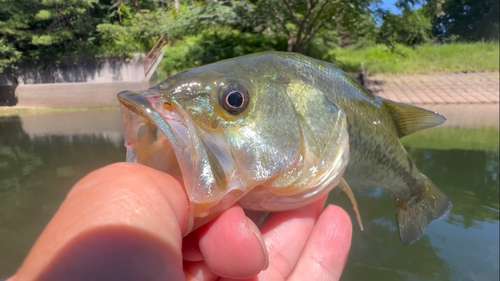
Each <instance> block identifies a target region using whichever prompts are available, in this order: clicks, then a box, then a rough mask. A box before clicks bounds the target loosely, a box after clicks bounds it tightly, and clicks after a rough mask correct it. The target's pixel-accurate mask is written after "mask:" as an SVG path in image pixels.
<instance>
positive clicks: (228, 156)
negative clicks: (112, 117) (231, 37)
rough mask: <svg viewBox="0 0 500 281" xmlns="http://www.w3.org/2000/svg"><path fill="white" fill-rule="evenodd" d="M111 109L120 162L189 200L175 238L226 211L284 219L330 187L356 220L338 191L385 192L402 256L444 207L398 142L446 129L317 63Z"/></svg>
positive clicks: (216, 78)
mask: <svg viewBox="0 0 500 281" xmlns="http://www.w3.org/2000/svg"><path fill="white" fill-rule="evenodd" d="M118 100H119V101H120V104H121V108H122V118H123V122H124V128H125V139H126V141H125V146H126V148H127V155H126V158H127V161H128V162H133V163H139V164H143V165H146V166H149V167H152V168H154V169H157V170H160V171H164V172H166V173H169V174H171V175H173V176H176V177H178V178H179V179H182V180H183V182H184V186H185V189H186V193H187V196H188V198H189V201H190V220H189V226H188V228H187V230H186V233H184V235H187V234H188V233H189V232H191V231H193V230H195V229H197V228H199V227H200V226H202V225H204V224H206V223H207V222H209V221H211V220H213V219H214V218H215V217H216V216H218V215H219V214H220V213H221V212H223V211H224V210H226V209H227V208H229V207H230V206H231V205H233V204H235V203H236V202H239V203H240V204H241V205H242V207H243V208H245V209H248V210H254V211H265V212H277V211H285V210H290V209H295V208H300V207H302V206H305V205H307V204H310V203H311V202H313V201H315V200H318V199H319V198H321V197H323V196H324V195H326V194H328V193H329V192H330V191H331V190H332V189H333V188H335V187H336V186H339V185H340V186H341V187H342V189H343V190H346V189H347V191H348V192H347V193H348V195H349V198H350V199H351V200H354V201H353V203H354V207H355V209H356V210H357V205H356V204H355V199H354V198H353V194H352V192H350V190H349V189H350V187H349V186H352V187H355V188H368V187H378V188H382V189H385V190H388V191H389V192H390V193H392V195H393V197H394V203H395V209H396V220H397V226H398V230H399V236H400V238H401V241H402V243H403V244H405V245H409V244H412V243H414V242H415V241H417V240H418V239H419V238H420V237H421V236H422V235H423V232H424V231H425V229H426V228H427V226H428V225H429V224H430V223H431V222H432V221H435V220H437V219H440V218H442V217H443V216H445V215H446V214H447V213H448V212H449V211H450V210H451V208H452V203H451V202H450V200H449V199H448V197H447V196H446V195H445V194H443V193H442V192H441V191H440V190H439V188H438V187H437V186H436V185H435V184H434V183H433V182H432V181H431V180H430V179H429V178H428V177H426V176H425V175H424V174H422V173H421V172H420V171H419V170H418V169H417V167H415V165H414V164H413V162H412V161H411V159H410V157H409V155H408V153H407V152H406V150H405V148H404V147H403V145H402V144H401V142H400V138H402V137H405V136H407V135H410V134H412V133H414V132H417V131H420V130H423V129H427V128H431V127H434V126H437V125H439V124H442V123H444V122H445V121H446V118H445V117H444V116H442V115H440V114H439V113H437V112H433V111H429V110H426V109H423V108H419V107H416V106H413V105H409V104H403V103H398V102H394V101H391V100H387V99H384V98H381V97H378V96H375V95H373V94H372V93H371V92H370V91H368V90H367V89H366V88H364V87H363V86H361V85H360V84H359V83H358V82H357V81H356V79H354V78H353V77H352V76H350V75H349V74H347V73H346V72H344V71H342V70H341V69H340V68H338V67H337V66H335V65H334V64H332V63H329V62H325V61H321V60H317V59H314V58H310V57H307V56H304V55H301V54H297V53H290V52H263V53H256V54H251V55H247V56H242V57H237V58H233V59H228V60H224V61H220V62H217V63H213V64H208V65H205V66H201V67H199V68H196V69H193V70H189V71H186V72H183V73H179V74H176V75H174V76H172V77H170V78H168V79H166V80H165V81H163V82H160V83H159V84H158V85H156V86H155V87H152V88H150V89H148V90H145V91H124V92H121V93H119V94H118ZM360 223H361V221H360Z"/></svg>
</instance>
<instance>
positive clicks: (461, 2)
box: [434, 0, 499, 41]
mask: <svg viewBox="0 0 500 281" xmlns="http://www.w3.org/2000/svg"><path fill="white" fill-rule="evenodd" d="M442 9H443V14H442V15H440V16H438V17H436V19H435V21H434V24H435V25H434V34H435V35H437V36H438V37H439V38H440V39H441V40H446V39H449V38H451V37H452V36H455V37H457V36H458V37H459V38H461V39H463V40H467V41H481V40H498V39H499V34H498V33H499V20H498V18H499V2H498V0H447V1H445V2H444V3H443V5H442Z"/></svg>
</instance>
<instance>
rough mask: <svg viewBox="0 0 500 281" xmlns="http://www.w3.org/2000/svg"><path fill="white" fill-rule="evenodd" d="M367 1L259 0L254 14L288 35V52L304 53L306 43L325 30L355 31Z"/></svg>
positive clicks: (363, 14) (366, 12)
mask: <svg viewBox="0 0 500 281" xmlns="http://www.w3.org/2000/svg"><path fill="white" fill-rule="evenodd" d="M372 2H373V1H370V0H348V1H340V0H334V1H331V0H305V1H303V0H302V1H301V0H272V1H258V9H257V13H258V14H259V15H261V18H262V17H265V21H266V22H268V23H270V24H271V26H272V29H273V30H274V31H276V33H277V34H278V35H285V36H286V37H288V43H287V51H293V52H301V53H307V50H308V48H309V44H310V43H311V42H312V41H313V40H314V39H315V38H316V37H317V36H318V35H319V34H321V33H322V32H324V31H337V32H342V31H346V32H350V31H354V30H355V28H354V26H355V23H356V22H365V21H366V17H364V16H365V15H366V14H368V13H369V10H368V7H369V5H370V4H371V3H372Z"/></svg>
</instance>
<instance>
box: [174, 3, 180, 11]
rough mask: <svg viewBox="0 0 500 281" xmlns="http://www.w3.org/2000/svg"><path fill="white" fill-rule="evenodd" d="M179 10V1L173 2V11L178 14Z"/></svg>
mask: <svg viewBox="0 0 500 281" xmlns="http://www.w3.org/2000/svg"><path fill="white" fill-rule="evenodd" d="M179 8H180V4H179V0H175V11H176V12H179Z"/></svg>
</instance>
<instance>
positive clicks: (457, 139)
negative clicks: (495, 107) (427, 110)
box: [401, 128, 499, 151]
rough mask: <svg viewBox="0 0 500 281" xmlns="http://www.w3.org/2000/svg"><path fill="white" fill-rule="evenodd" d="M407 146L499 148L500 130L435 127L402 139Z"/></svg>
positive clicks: (468, 148) (474, 148)
mask: <svg viewBox="0 0 500 281" xmlns="http://www.w3.org/2000/svg"><path fill="white" fill-rule="evenodd" d="M401 142H402V143H403V144H404V145H405V146H409V147H413V148H429V149H463V150H482V151H498V150H499V147H498V145H499V131H498V129H494V128H475V129H462V128H434V129H429V130H424V131H420V132H418V133H415V134H413V135H409V136H407V137H404V138H402V139H401Z"/></svg>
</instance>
